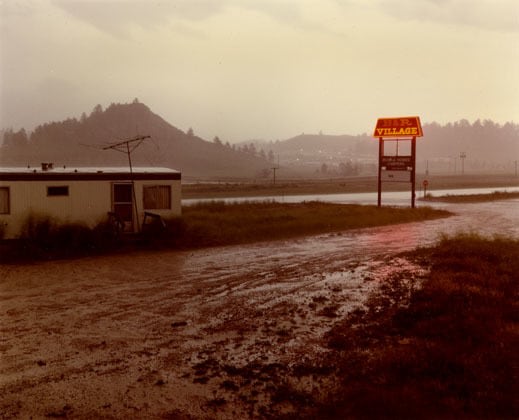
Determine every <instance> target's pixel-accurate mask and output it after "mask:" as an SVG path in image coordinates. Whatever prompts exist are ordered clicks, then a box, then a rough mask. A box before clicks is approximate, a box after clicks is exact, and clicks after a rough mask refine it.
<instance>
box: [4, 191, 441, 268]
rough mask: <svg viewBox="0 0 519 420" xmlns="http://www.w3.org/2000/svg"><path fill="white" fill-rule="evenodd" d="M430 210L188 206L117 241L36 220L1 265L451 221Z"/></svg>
mask: <svg viewBox="0 0 519 420" xmlns="http://www.w3.org/2000/svg"><path fill="white" fill-rule="evenodd" d="M448 215H450V213H449V212H447V211H444V210H437V209H432V208H430V207H420V208H415V209H410V208H392V207H382V208H378V207H376V206H361V205H340V204H330V203H321V202H309V203H301V204H284V203H275V202H246V203H231V204H227V203H224V202H218V201H216V202H209V203H202V204H196V205H192V206H186V207H184V208H183V216H182V218H175V219H171V220H166V227H165V228H163V227H162V225H161V224H160V223H156V224H151V225H147V226H146V229H145V230H144V231H143V232H142V233H141V234H140V235H137V236H135V235H133V236H125V235H117V234H116V232H115V231H114V229H113V227H111V226H110V225H109V224H108V223H101V224H99V225H98V226H96V227H95V228H94V229H89V228H88V227H86V226H84V225H81V224H59V223H58V222H56V221H55V220H53V219H51V218H49V217H45V216H35V215H31V216H30V217H29V218H28V219H27V221H26V223H25V226H24V229H23V232H22V235H21V237H20V239H19V240H16V241H12V242H11V241H10V242H9V243H10V246H6V245H5V244H4V245H3V249H2V252H1V253H0V262H2V261H3V262H9V261H12V260H17V259H18V260H19V259H27V260H31V259H52V258H63V257H78V256H82V255H91V254H99V253H106V252H115V251H127V250H133V249H142V248H144V249H149V248H171V249H193V248H200V247H207V246H218V245H231V244H240V243H250V242H256V241H264V240H276V239H282V238H290V237H295V236H301V235H309V234H318V233H325V232H338V231H343V230H347V229H356V228H363V227H370V226H380V225H388V224H395V223H406V222H413V221H419V220H426V219H433V218H439V217H446V216H448Z"/></svg>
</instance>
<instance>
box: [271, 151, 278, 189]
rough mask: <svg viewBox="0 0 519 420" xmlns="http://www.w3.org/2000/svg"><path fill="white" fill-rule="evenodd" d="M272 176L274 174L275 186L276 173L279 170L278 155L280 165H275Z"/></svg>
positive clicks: (274, 182)
mask: <svg viewBox="0 0 519 420" xmlns="http://www.w3.org/2000/svg"><path fill="white" fill-rule="evenodd" d="M270 169H272V174H273V180H272V182H273V184H274V185H276V171H277V170H278V169H279V155H278V164H277V165H274V166H273V167H272V168H270Z"/></svg>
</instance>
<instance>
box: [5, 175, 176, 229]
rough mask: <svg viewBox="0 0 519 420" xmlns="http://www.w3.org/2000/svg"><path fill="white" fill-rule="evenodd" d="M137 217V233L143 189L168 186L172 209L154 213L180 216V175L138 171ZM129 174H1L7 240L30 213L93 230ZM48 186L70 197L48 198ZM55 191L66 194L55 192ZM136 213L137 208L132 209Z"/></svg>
mask: <svg viewBox="0 0 519 420" xmlns="http://www.w3.org/2000/svg"><path fill="white" fill-rule="evenodd" d="M133 178H134V185H135V198H136V203H137V210H138V214H137V218H136V219H135V216H134V230H137V227H138V224H141V223H142V221H143V219H144V205H143V186H144V185H167V186H169V187H170V190H171V208H170V209H157V210H151V211H152V212H153V213H156V214H159V215H160V216H162V217H172V216H180V214H181V203H180V201H181V187H180V173H178V172H176V171H170V172H164V173H161V172H157V171H155V172H152V173H146V172H138V169H136V173H134V174H133ZM130 180H131V177H130V175H129V174H128V173H106V172H88V173H82V172H80V171H78V172H74V173H52V172H43V173H42V172H40V173H34V172H32V173H25V172H14V171H12V170H11V171H10V172H2V169H1V168H0V187H8V188H9V197H8V198H9V207H10V211H9V213H8V214H0V225H3V231H4V238H15V237H17V236H19V234H20V232H21V229H22V227H23V224H24V222H25V220H26V219H27V217H28V216H29V214H31V213H33V214H41V215H47V216H50V217H52V218H55V219H56V221H57V222H59V223H83V224H86V225H88V226H90V227H93V226H95V225H96V224H98V223H99V222H101V221H103V220H107V217H108V212H110V211H113V207H112V188H113V187H112V186H113V184H114V183H130V182H131V181H130ZM48 187H68V195H50V196H49V195H48V194H47V192H48V190H47V189H48ZM54 191H64V190H63V189H57V190H56V189H55V190H54ZM132 210H133V211H134V209H132Z"/></svg>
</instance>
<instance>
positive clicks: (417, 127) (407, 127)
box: [373, 117, 423, 138]
mask: <svg viewBox="0 0 519 420" xmlns="http://www.w3.org/2000/svg"><path fill="white" fill-rule="evenodd" d="M422 136H423V132H422V125H421V124H420V117H396V118H379V119H378V120H377V125H376V126H375V131H374V133H373V137H379V138H382V137H422Z"/></svg>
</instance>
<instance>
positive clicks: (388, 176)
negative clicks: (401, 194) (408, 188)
mask: <svg viewBox="0 0 519 420" xmlns="http://www.w3.org/2000/svg"><path fill="white" fill-rule="evenodd" d="M381 180H382V181H384V182H391V181H392V182H411V172H410V171H382V173H381Z"/></svg>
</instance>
